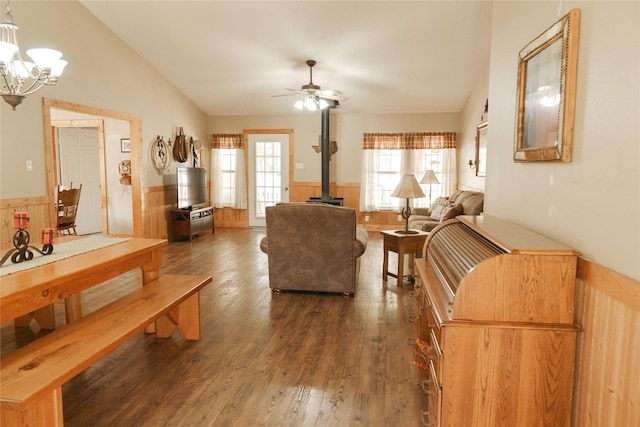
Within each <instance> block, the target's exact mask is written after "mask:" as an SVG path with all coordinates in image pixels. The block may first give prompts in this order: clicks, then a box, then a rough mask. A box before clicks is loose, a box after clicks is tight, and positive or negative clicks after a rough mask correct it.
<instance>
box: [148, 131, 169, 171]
mask: <svg viewBox="0 0 640 427" xmlns="http://www.w3.org/2000/svg"><path fill="white" fill-rule="evenodd" d="M169 141H171V140H169ZM150 155H151V164H152V165H153V168H154V169H155V170H156V173H157V174H158V175H162V174H163V173H164V172H165V171H166V170H167V169H169V144H167V143H166V142H165V141H164V138H163V137H161V136H160V135H157V136H156V140H155V141H153V143H151V147H150Z"/></svg>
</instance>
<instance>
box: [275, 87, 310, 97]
mask: <svg viewBox="0 0 640 427" xmlns="http://www.w3.org/2000/svg"><path fill="white" fill-rule="evenodd" d="M284 90H288V91H291V93H283V94H280V95H271V97H272V98H274V97H279V96H293V95H306V94H307V91H304V90H299V89H289V88H285V89H284Z"/></svg>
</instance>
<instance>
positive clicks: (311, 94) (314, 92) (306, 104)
mask: <svg viewBox="0 0 640 427" xmlns="http://www.w3.org/2000/svg"><path fill="white" fill-rule="evenodd" d="M307 65H308V66H309V83H308V84H306V85H302V86H301V87H300V89H285V90H288V91H291V92H293V93H287V94H283V95H273V96H274V97H277V96H291V95H304V96H303V97H302V99H300V100H298V101H296V103H295V105H294V107H296V108H297V109H299V110H302V109H303V108H306V109H307V110H317V109H323V108H326V107H328V106H329V103H328V102H327V101H326V100H327V99H329V100H333V101H346V100H347V99H349V98H347V97H346V96H344V95H343V94H342V92H340V91H339V90H332V89H325V90H322V88H321V87H320V86H318V85H316V84H314V83H313V66H314V65H316V61H314V60H313V59H309V60H307Z"/></svg>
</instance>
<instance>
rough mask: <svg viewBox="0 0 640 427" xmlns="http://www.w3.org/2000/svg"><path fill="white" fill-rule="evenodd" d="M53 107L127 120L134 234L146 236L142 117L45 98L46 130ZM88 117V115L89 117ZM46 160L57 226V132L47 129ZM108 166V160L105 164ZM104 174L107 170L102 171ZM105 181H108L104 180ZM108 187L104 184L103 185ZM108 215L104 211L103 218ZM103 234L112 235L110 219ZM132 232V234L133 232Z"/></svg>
mask: <svg viewBox="0 0 640 427" xmlns="http://www.w3.org/2000/svg"><path fill="white" fill-rule="evenodd" d="M52 110H64V111H67V112H73V113H80V115H89V116H90V117H92V118H95V119H105V118H109V119H116V120H121V121H123V122H126V126H127V127H128V132H129V139H130V143H131V152H130V154H129V156H130V158H131V175H130V176H131V187H130V188H131V190H130V191H131V199H132V206H131V211H130V212H131V214H130V215H131V217H132V222H133V224H132V230H133V231H132V233H131V234H132V235H133V237H144V236H145V229H144V222H143V220H142V203H143V202H142V184H141V170H140V168H141V167H142V118H141V117H140V116H136V115H132V114H127V113H121V112H117V111H111V110H106V109H103V108H97V107H91V106H87V105H81V104H75V103H71V102H66V101H60V100H55V99H49V98H43V126H44V129H52V120H51V114H52ZM85 117H86V116H85ZM44 135H45V163H46V168H47V188H48V196H49V201H50V203H49V218H50V221H49V222H50V224H51V227H55V218H56V213H57V212H56V208H57V206H56V200H55V192H56V186H57V185H58V178H57V172H56V170H57V166H56V165H57V159H56V146H55V138H54V135H53V131H51V132H45V133H44ZM103 165H104V163H103ZM102 175H103V177H104V175H105V173H103V174H102ZM103 184H104V183H103ZM103 188H104V185H103ZM107 202H108V201H107V200H106V196H104V197H103V200H102V206H103V209H104V208H106V206H107ZM104 218H106V215H104V214H103V219H104ZM102 230H103V234H105V235H107V234H108V229H107V225H106V222H104V220H103V228H102ZM131 234H129V235H131Z"/></svg>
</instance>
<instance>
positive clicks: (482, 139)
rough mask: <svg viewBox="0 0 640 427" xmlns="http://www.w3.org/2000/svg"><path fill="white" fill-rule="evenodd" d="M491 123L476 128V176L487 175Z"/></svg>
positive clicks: (483, 123) (481, 124) (484, 123)
mask: <svg viewBox="0 0 640 427" xmlns="http://www.w3.org/2000/svg"><path fill="white" fill-rule="evenodd" d="M488 130H489V122H482V123H480V124H479V125H478V127H477V128H476V176H486V175H487V131H488Z"/></svg>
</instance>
